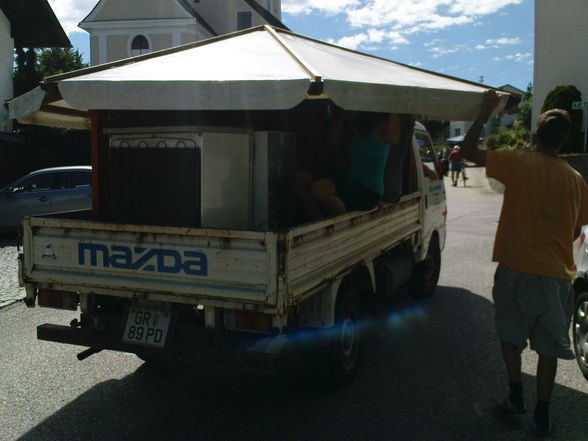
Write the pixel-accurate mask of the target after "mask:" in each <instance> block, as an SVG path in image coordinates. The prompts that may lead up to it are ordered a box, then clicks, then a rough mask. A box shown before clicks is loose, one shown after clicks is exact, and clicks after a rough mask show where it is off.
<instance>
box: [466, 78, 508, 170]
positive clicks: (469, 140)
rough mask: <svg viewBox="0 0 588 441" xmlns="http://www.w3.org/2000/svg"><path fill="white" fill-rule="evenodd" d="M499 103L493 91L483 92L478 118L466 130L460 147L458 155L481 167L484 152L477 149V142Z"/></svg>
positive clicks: (483, 163) (484, 155) (484, 156)
mask: <svg viewBox="0 0 588 441" xmlns="http://www.w3.org/2000/svg"><path fill="white" fill-rule="evenodd" d="M499 102H500V97H499V96H498V95H497V94H496V92H495V91H494V90H493V89H489V90H487V91H486V92H484V100H483V102H482V108H481V109H480V113H479V114H478V118H477V119H476V121H474V124H472V126H471V127H470V129H469V130H468V133H466V135H465V138H464V139H463V143H462V146H461V151H460V155H461V156H463V157H464V158H465V159H467V160H468V161H472V162H475V163H476V164H478V165H482V166H484V165H486V150H481V149H479V148H478V141H479V140H480V133H482V129H483V128H484V124H486V121H488V118H490V116H491V115H492V111H493V110H494V109H495V108H496V106H497V105H498V103H499Z"/></svg>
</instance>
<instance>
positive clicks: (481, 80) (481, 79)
mask: <svg viewBox="0 0 588 441" xmlns="http://www.w3.org/2000/svg"><path fill="white" fill-rule="evenodd" d="M480 84H484V75H480Z"/></svg>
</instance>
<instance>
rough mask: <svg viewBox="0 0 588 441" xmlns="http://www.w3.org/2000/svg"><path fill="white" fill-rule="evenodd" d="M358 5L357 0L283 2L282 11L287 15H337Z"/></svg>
mask: <svg viewBox="0 0 588 441" xmlns="http://www.w3.org/2000/svg"><path fill="white" fill-rule="evenodd" d="M359 4H360V2H359V0H283V1H282V11H283V12H285V13H287V14H310V13H311V12H325V13H327V14H339V13H341V12H344V11H345V10H346V9H348V8H349V7H351V6H359Z"/></svg>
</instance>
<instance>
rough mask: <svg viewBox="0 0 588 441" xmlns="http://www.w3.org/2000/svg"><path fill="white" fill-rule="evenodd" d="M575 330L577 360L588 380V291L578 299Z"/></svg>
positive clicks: (575, 311) (575, 312)
mask: <svg viewBox="0 0 588 441" xmlns="http://www.w3.org/2000/svg"><path fill="white" fill-rule="evenodd" d="M573 330H574V332H573V335H574V351H575V352H576V361H577V362H578V366H579V367H580V371H581V372H582V374H583V375H584V377H585V378H586V379H587V380H588V292H583V293H581V294H580V295H579V296H578V298H577V299H576V308H575V310H574V323H573Z"/></svg>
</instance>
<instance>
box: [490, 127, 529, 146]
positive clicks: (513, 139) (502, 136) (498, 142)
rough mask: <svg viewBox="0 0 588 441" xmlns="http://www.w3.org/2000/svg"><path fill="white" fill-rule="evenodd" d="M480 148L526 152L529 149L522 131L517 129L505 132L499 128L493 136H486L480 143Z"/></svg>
mask: <svg viewBox="0 0 588 441" xmlns="http://www.w3.org/2000/svg"><path fill="white" fill-rule="evenodd" d="M482 146H483V147H485V148H486V150H498V149H502V148H514V149H519V150H526V149H528V148H529V146H528V142H527V139H526V133H524V131H521V130H517V129H508V130H505V129H502V128H500V127H499V128H498V129H497V132H496V133H495V134H494V135H490V136H488V137H487V138H486V139H485V140H484V141H483V142H482Z"/></svg>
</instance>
